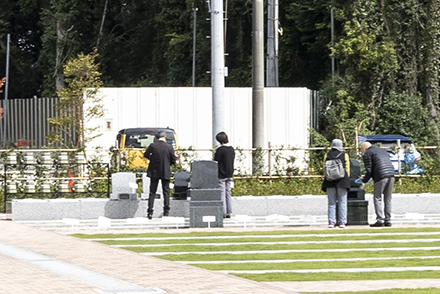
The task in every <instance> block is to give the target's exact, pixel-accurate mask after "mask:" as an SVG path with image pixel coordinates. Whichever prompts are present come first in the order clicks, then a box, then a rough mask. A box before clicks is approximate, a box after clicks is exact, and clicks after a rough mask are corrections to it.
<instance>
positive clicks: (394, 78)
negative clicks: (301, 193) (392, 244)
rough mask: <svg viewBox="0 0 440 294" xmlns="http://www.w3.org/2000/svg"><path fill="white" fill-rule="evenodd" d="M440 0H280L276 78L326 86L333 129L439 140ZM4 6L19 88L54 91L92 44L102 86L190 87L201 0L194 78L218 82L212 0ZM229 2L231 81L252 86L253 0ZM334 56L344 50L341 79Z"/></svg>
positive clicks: (17, 93) (17, 2) (71, 0)
mask: <svg viewBox="0 0 440 294" xmlns="http://www.w3.org/2000/svg"><path fill="white" fill-rule="evenodd" d="M439 2H440V1H439V0H426V1H420V0H402V1H394V0H354V1H348V0H333V1H328V0H313V1H310V0H308V1H307V0H280V3H279V12H280V16H279V20H280V31H282V35H280V36H279V75H280V86H283V87H307V88H309V89H313V90H318V89H319V90H320V93H321V97H322V98H323V100H322V101H323V107H322V114H323V115H322V122H321V124H320V125H321V126H323V127H321V129H320V132H321V133H322V134H323V135H325V136H326V137H327V138H328V139H332V138H334V137H341V136H345V137H346V138H351V137H352V135H353V134H354V130H357V131H358V132H362V133H364V134H368V133H401V134H403V135H406V136H409V137H411V138H412V139H414V140H416V141H417V142H418V143H434V142H437V141H438V139H439V131H438V111H439V109H438V107H439V76H438V72H439V59H440V49H439V48H440V46H439V44H440V40H439V38H440V34H438V31H439V28H440V21H439V19H440V18H438V15H439V13H440V11H439ZM265 4H266V3H265ZM1 5H2V7H1V8H2V9H1V10H0V68H4V67H5V58H6V34H8V33H9V34H11V40H12V43H11V45H12V46H11V69H10V79H9V82H10V87H9V89H10V93H9V97H10V98H11V99H13V98H28V97H29V98H30V97H33V96H34V95H35V96H37V97H51V96H55V95H56V93H57V91H58V92H59V91H60V89H61V88H62V87H63V86H64V85H65V81H64V76H63V71H62V69H63V66H64V65H65V64H66V63H67V62H68V61H69V60H71V59H72V58H76V57H77V56H78V54H81V53H83V54H89V53H91V52H94V50H95V48H96V49H97V52H98V57H97V62H98V63H99V71H100V73H101V80H102V82H103V86H107V87H108V86H114V87H122V86H190V85H191V81H192V54H193V52H192V47H193V46H192V44H193V29H194V27H193V10H192V7H193V5H194V6H195V7H197V8H198V11H197V26H196V35H197V46H196V86H210V80H211V79H210V75H209V74H208V73H207V71H209V70H210V64H211V60H210V59H211V43H210V39H209V38H207V37H208V36H209V35H210V21H209V20H208V18H209V16H210V15H209V12H208V3H207V2H206V1H205V0H191V1H190V0H180V1H178V0H125V1H116V0H100V1H89V0H34V1H30V0H6V1H3V2H2V4H1ZM224 7H225V9H226V11H225V13H226V14H225V16H226V17H227V21H226V36H225V44H226V46H225V53H227V55H225V64H226V66H228V69H229V77H227V78H226V86H229V87H232V86H233V87H249V86H251V80H252V68H251V65H252V35H251V32H252V0H245V1H243V0H224ZM330 7H332V8H333V9H334V12H335V35H334V37H335V45H334V46H331V34H330ZM331 57H334V58H335V59H336V60H337V63H336V65H337V67H336V69H337V75H336V76H335V77H334V78H332V77H331V76H330V73H331V63H330V60H331ZM1 76H3V75H1ZM397 113H398V114H399V116H402V119H401V120H399V121H398V122H397V121H396V114H397ZM347 140H348V139H347Z"/></svg>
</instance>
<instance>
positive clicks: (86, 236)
mask: <svg viewBox="0 0 440 294" xmlns="http://www.w3.org/2000/svg"><path fill="white" fill-rule="evenodd" d="M408 232H414V233H419V232H439V229H438V228H375V229H353V228H350V227H347V229H346V230H328V229H325V230H301V231H297V230H292V231H285V230H273V231H249V232H240V233H237V232H233V231H222V232H189V233H185V232H182V233H145V234H72V235H71V236H74V237H77V238H81V239H95V238H142V237H151V238H160V237H191V236H194V237H199V236H201V237H203V236H235V235H237V234H240V235H243V236H246V235H298V236H304V235H317V234H321V235H334V234H347V235H350V234H360V233H408Z"/></svg>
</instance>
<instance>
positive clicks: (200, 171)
mask: <svg viewBox="0 0 440 294" xmlns="http://www.w3.org/2000/svg"><path fill="white" fill-rule="evenodd" d="M190 186H191V188H190V189H189V190H188V197H190V198H191V200H190V202H189V210H190V211H189V212H190V214H189V220H190V221H189V222H190V227H191V228H206V227H208V226H209V227H223V202H222V199H221V191H220V189H219V188H218V166H217V162H216V161H207V160H204V161H194V162H193V163H192V164H191V181H190Z"/></svg>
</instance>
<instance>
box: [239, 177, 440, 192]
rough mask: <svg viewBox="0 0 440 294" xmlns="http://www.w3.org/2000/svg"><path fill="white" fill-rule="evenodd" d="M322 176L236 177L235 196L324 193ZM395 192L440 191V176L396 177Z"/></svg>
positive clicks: (370, 188)
mask: <svg viewBox="0 0 440 294" xmlns="http://www.w3.org/2000/svg"><path fill="white" fill-rule="evenodd" d="M322 181H323V179H322V178H291V179H272V180H269V179H235V180H234V188H233V189H232V195H233V196H246V195H253V196H270V195H324V194H325V193H324V192H323V191H322V190H321V185H322ZM364 188H365V191H366V193H369V194H372V193H373V183H371V184H367V185H364ZM393 192H394V193H402V194H405V193H406V194H412V193H440V178H438V177H417V178H402V179H398V178H396V182H395V184H394V191H393Z"/></svg>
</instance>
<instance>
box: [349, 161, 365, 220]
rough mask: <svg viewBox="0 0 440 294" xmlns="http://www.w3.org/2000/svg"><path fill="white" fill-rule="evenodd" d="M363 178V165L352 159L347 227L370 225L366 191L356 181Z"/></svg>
mask: <svg viewBox="0 0 440 294" xmlns="http://www.w3.org/2000/svg"><path fill="white" fill-rule="evenodd" d="M360 176H361V163H360V161H359V160H357V159H350V190H349V191H348V197H347V198H348V199H347V225H368V201H367V200H365V190H364V189H363V188H362V187H361V185H359V184H356V183H355V181H356V180H357V179H358V178H359V177H360Z"/></svg>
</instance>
